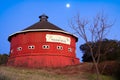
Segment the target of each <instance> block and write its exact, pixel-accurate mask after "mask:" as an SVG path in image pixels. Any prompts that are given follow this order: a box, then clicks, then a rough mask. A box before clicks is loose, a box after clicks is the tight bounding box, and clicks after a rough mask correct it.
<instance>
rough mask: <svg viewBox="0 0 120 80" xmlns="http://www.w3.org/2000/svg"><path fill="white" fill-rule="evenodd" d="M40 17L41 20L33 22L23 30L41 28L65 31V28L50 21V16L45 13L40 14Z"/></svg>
mask: <svg viewBox="0 0 120 80" xmlns="http://www.w3.org/2000/svg"><path fill="white" fill-rule="evenodd" d="M39 18H40V21H39V22H37V23H35V24H33V25H32V26H30V27H27V28H25V29H24V30H22V31H25V30H33V29H40V30H60V31H64V30H63V29H61V28H59V27H58V26H56V25H54V24H52V23H50V22H48V21H47V19H48V16H46V15H45V14H43V15H41V16H39Z"/></svg>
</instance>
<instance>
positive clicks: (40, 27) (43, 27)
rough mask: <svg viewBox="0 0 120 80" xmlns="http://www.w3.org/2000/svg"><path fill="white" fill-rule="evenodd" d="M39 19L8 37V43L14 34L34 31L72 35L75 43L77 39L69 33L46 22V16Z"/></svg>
mask: <svg viewBox="0 0 120 80" xmlns="http://www.w3.org/2000/svg"><path fill="white" fill-rule="evenodd" d="M39 18H40V21H39V22H37V23H35V24H33V25H31V26H29V27H27V28H25V29H23V30H21V31H19V32H16V33H14V34H12V35H10V36H9V37H8V41H10V40H11V37H12V36H13V35H16V34H20V33H26V32H36V31H52V32H62V33H66V34H69V35H72V36H74V37H75V38H76V41H77V37H76V36H75V35H73V34H70V33H69V32H67V31H65V30H63V29H61V28H59V27H58V26H56V25H54V24H52V23H50V22H48V20H47V19H48V16H46V15H45V14H43V15H41V16H39Z"/></svg>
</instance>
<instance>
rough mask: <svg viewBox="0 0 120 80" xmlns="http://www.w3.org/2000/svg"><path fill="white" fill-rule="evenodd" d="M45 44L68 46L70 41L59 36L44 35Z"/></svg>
mask: <svg viewBox="0 0 120 80" xmlns="http://www.w3.org/2000/svg"><path fill="white" fill-rule="evenodd" d="M46 42H58V43H64V44H69V45H70V42H71V39H70V38H69V37H65V36H61V35H53V34H46Z"/></svg>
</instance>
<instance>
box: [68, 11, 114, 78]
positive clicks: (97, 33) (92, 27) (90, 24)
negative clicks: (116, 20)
mask: <svg viewBox="0 0 120 80" xmlns="http://www.w3.org/2000/svg"><path fill="white" fill-rule="evenodd" d="M69 25H70V27H72V28H73V29H74V31H75V32H76V33H77V34H78V36H80V37H81V38H82V39H83V40H84V41H85V43H86V44H87V46H88V47H89V48H90V54H91V56H92V60H93V64H94V66H95V70H96V74H97V80H101V79H100V76H99V75H100V71H99V68H98V63H99V60H100V55H101V51H100V48H101V44H102V40H103V39H104V38H105V36H106V34H107V33H108V31H109V29H110V27H111V26H112V25H113V23H110V22H108V20H107V18H106V17H105V16H104V14H103V13H100V14H97V15H96V16H95V17H94V18H93V20H92V21H89V20H87V19H81V18H80V16H79V14H78V15H77V16H76V17H74V19H73V20H72V21H71V22H70V24H69ZM97 41H99V44H98V45H97V50H96V51H97V52H96V53H97V54H96V55H94V54H93V49H94V47H95V46H93V45H90V44H89V42H94V43H95V42H97Z"/></svg>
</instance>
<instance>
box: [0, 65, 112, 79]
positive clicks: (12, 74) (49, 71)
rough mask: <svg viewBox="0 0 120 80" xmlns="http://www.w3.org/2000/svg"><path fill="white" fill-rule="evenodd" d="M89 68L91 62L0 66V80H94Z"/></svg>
mask: <svg viewBox="0 0 120 80" xmlns="http://www.w3.org/2000/svg"><path fill="white" fill-rule="evenodd" d="M91 68H92V64H91V63H81V64H79V65H76V66H67V67H64V68H41V69H26V68H16V67H8V66H0V80H94V78H93V77H92V76H90V75H91V73H90V70H91ZM107 80H113V79H107Z"/></svg>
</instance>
